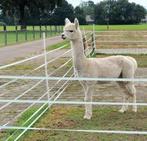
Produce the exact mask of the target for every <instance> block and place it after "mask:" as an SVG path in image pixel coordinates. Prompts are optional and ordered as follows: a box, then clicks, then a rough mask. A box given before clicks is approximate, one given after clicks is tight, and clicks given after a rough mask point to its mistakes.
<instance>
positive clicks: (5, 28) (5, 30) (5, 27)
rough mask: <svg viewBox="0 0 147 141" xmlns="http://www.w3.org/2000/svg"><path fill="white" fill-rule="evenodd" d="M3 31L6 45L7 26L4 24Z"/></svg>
mask: <svg viewBox="0 0 147 141" xmlns="http://www.w3.org/2000/svg"><path fill="white" fill-rule="evenodd" d="M4 33H5V46H6V45H7V43H8V41H7V26H4Z"/></svg>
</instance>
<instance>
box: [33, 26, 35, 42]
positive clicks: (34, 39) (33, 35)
mask: <svg viewBox="0 0 147 141" xmlns="http://www.w3.org/2000/svg"><path fill="white" fill-rule="evenodd" d="M33 40H35V29H34V25H33Z"/></svg>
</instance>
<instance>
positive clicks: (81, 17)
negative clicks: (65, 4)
mask: <svg viewBox="0 0 147 141" xmlns="http://www.w3.org/2000/svg"><path fill="white" fill-rule="evenodd" d="M74 12H75V14H74V15H75V17H76V18H78V20H79V23H80V24H82V25H85V24H86V19H85V17H86V15H85V13H84V10H83V9H82V8H80V7H79V6H77V7H76V8H75V9H74Z"/></svg>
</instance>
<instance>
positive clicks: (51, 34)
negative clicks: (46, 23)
mask: <svg viewBox="0 0 147 141" xmlns="http://www.w3.org/2000/svg"><path fill="white" fill-rule="evenodd" d="M50 35H51V36H52V26H51V25H50Z"/></svg>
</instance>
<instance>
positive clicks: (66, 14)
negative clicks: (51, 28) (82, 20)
mask: <svg viewBox="0 0 147 141" xmlns="http://www.w3.org/2000/svg"><path fill="white" fill-rule="evenodd" d="M65 18H69V19H70V20H71V21H72V20H73V19H74V8H73V6H72V5H71V4H69V3H68V2H67V1H65V0H63V1H62V5H61V6H59V7H58V8H56V9H55V10H54V12H53V14H52V15H51V16H50V18H49V23H51V24H53V25H64V21H65Z"/></svg>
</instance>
